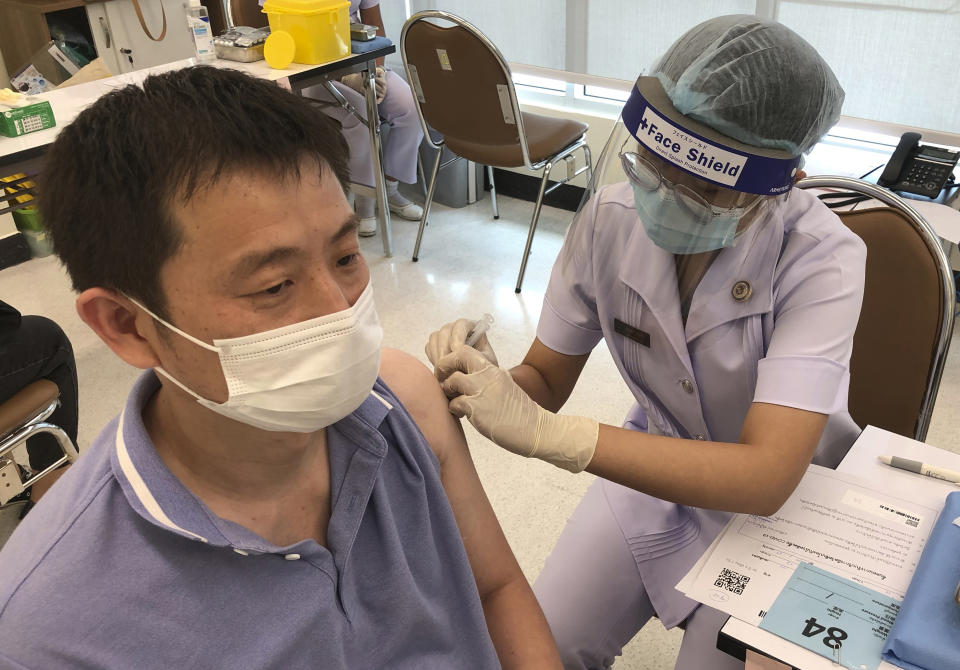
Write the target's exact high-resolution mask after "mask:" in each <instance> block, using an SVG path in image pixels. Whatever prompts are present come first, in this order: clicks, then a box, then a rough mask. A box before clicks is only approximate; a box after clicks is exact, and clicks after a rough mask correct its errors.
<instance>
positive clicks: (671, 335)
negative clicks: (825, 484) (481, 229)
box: [427, 15, 866, 670]
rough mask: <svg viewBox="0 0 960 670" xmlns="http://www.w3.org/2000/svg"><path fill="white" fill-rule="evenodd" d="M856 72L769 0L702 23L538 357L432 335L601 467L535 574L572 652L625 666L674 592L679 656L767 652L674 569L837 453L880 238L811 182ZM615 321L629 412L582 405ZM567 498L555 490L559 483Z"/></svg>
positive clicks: (531, 425)
mask: <svg viewBox="0 0 960 670" xmlns="http://www.w3.org/2000/svg"><path fill="white" fill-rule="evenodd" d="M843 97H844V94H843V90H842V89H841V87H840V85H839V84H838V82H837V79H836V77H835V76H834V74H833V72H832V71H831V70H830V68H829V66H828V65H827V64H826V63H825V62H824V61H823V59H822V58H821V57H820V55H819V54H818V53H817V52H816V50H814V49H813V47H811V46H810V45H809V44H808V43H807V42H805V41H804V40H803V39H802V38H800V37H799V36H798V35H797V34H796V33H794V32H793V31H791V30H790V29H788V28H786V27H784V26H783V25H781V24H779V23H776V22H773V21H766V20H762V19H759V18H757V17H755V16H746V15H743V16H723V17H718V18H714V19H711V20H709V21H706V22H705V23H702V24H700V25H698V26H696V27H695V28H693V29H691V30H690V31H688V32H687V33H686V34H685V35H683V37H681V38H680V39H679V40H678V41H677V42H676V43H675V44H674V45H673V46H671V47H670V48H669V49H668V50H667V52H666V54H665V55H664V56H663V57H662V58H661V59H660V60H659V62H658V63H657V64H656V65H655V66H654V67H653V68H652V70H651V71H650V74H649V75H648V76H641V77H640V78H639V79H638V80H637V83H636V86H635V87H634V88H633V90H632V92H631V95H630V98H629V100H628V101H627V103H626V105H625V106H624V108H623V111H622V114H621V117H620V120H619V121H618V123H617V125H616V127H615V129H614V130H613V132H612V134H611V136H610V138H609V140H608V141H607V144H606V148H605V149H604V151H603V154H602V156H601V158H600V162H599V163H600V164H599V165H598V166H597V170H596V175H595V179H594V184H593V186H594V193H593V196H592V197H591V198H590V199H589V201H587V202H586V203H585V204H584V205H582V206H581V209H580V211H579V212H578V213H577V215H576V217H575V220H574V223H573V225H572V226H571V228H570V230H569V231H568V233H567V236H566V239H565V241H564V245H563V248H562V250H561V252H560V254H559V257H558V259H557V261H556V263H555V265H554V268H553V272H552V275H551V277H550V282H549V285H548V287H547V291H546V296H545V299H544V303H543V310H542V313H541V315H540V322H539V325H538V327H537V337H536V339H535V340H534V342H533V344H532V345H531V347H530V350H529V352H528V353H527V355H526V358H525V359H524V360H523V362H522V363H521V364H520V365H519V366H517V367H515V368H513V369H512V370H510V371H507V370H505V369H503V368H501V367H498V364H497V359H496V356H495V354H494V352H493V350H492V348H491V347H490V344H489V342H488V341H487V340H486V338H483V339H481V340H480V341H479V342H478V343H477V344H476V345H475V348H470V347H466V346H464V344H463V343H464V340H465V337H466V335H467V333H468V332H469V331H470V329H471V328H472V327H473V322H471V321H467V320H459V321H456V322H454V323H451V324H448V325H446V326H444V327H443V328H442V329H441V330H440V331H437V332H435V333H433V334H432V335H431V336H430V341H429V343H428V345H427V355H428V357H429V358H430V360H431V362H433V363H434V365H435V367H436V374H437V376H438V377H439V378H440V379H441V380H442V381H443V382H444V387H445V390H446V391H447V395H448V396H449V397H451V398H452V400H451V401H450V408H451V411H453V412H454V413H455V414H457V415H460V416H466V417H467V418H468V419H469V420H470V422H471V423H472V424H473V425H474V426H475V427H476V428H477V430H479V431H480V432H481V433H482V434H483V435H485V436H487V437H488V438H489V439H491V440H493V441H494V442H496V443H497V444H499V445H500V446H502V447H504V448H506V449H507V450H509V451H512V452H514V453H516V454H520V455H522V456H532V457H536V458H540V459H543V460H545V461H548V462H550V463H553V464H555V465H557V466H558V467H562V468H565V469H567V470H570V471H571V472H580V471H582V470H587V471H588V472H591V473H593V474H594V475H597V477H598V479H597V481H596V482H595V483H594V484H593V485H592V486H591V487H590V489H589V490H588V491H587V493H586V494H585V496H584V498H583V500H582V501H581V502H580V504H579V506H578V508H577V509H576V511H575V512H574V514H573V516H572V517H571V518H570V520H569V522H568V523H567V526H566V528H565V529H564V531H563V533H562V535H561V537H560V539H559V541H558V543H557V545H556V547H555V548H554V550H553V552H552V553H551V555H550V556H549V558H548V559H547V561H546V564H545V566H544V569H543V571H542V573H541V574H540V576H539V578H538V580H537V582H536V584H535V587H534V590H535V592H536V594H537V596H538V598H539V600H540V603H541V605H542V606H543V609H544V612H545V614H546V615H547V619H548V621H549V623H550V626H551V628H552V630H553V634H554V636H555V637H556V640H557V642H558V645H559V647H560V651H561V654H562V656H563V659H564V663H565V667H567V668H571V669H572V668H604V667H609V666H610V664H612V663H613V661H614V659H615V657H616V656H617V655H618V654H619V653H620V651H621V649H622V647H623V645H624V644H626V643H627V642H628V641H629V640H630V639H631V638H632V637H633V636H634V634H635V633H636V632H637V631H638V630H639V629H640V628H641V627H642V626H643V625H644V624H645V623H646V622H647V621H648V620H649V619H650V617H652V616H654V615H656V616H658V617H659V618H660V620H661V621H662V622H663V625H664V626H666V627H667V628H671V627H673V626H678V625H684V626H685V629H686V633H685V636H684V641H683V645H682V648H681V651H680V654H679V657H678V660H677V665H676V667H677V668H684V669H694V670H701V669H703V668H711V669H717V668H725V667H731V668H732V667H738V666H739V667H740V668H742V667H743V662H742V661H739V662H738V661H736V660H735V659H733V658H732V657H730V656H727V655H726V654H724V653H722V652H720V651H718V650H717V649H716V630H717V629H718V627H719V626H720V625H721V623H722V622H723V620H724V619H725V618H726V617H725V615H722V614H721V613H720V612H718V611H717V610H714V609H711V608H709V607H706V606H704V605H699V604H698V603H697V602H695V601H693V600H690V599H688V598H686V597H685V596H684V595H683V594H681V593H680V592H679V591H677V590H676V589H675V588H674V586H675V585H676V584H677V582H678V581H680V579H681V578H682V577H683V576H684V575H685V574H686V573H687V572H688V571H689V570H690V568H691V567H692V566H693V564H694V563H695V562H696V560H697V559H698V558H699V557H700V556H701V555H702V553H703V552H704V550H705V549H706V548H707V547H708V546H709V545H710V543H711V541H712V540H713V539H714V538H715V537H716V535H717V533H718V532H719V531H720V530H721V529H722V528H723V526H724V524H725V523H726V522H727V520H728V519H729V518H730V516H731V513H734V512H742V513H747V514H758V515H771V514H773V513H775V512H776V511H777V510H778V509H779V508H780V506H781V505H782V504H783V503H784V501H785V500H786V499H787V498H788V497H789V496H790V494H791V492H792V491H793V490H794V488H795V487H796V485H797V483H798V482H799V481H800V479H801V477H802V476H803V474H804V471H805V470H806V468H807V465H808V464H809V463H810V462H811V460H812V461H813V462H814V463H817V464H820V465H825V466H828V467H835V466H836V465H837V464H838V463H839V461H840V460H841V458H842V457H843V456H844V454H845V453H846V451H847V449H848V448H849V447H850V445H851V444H852V443H853V441H854V439H855V438H856V436H857V435H858V433H859V428H858V427H857V426H856V424H854V422H853V420H852V419H851V417H850V415H849V414H848V412H847V387H848V382H849V376H850V373H849V363H850V353H851V348H852V341H853V334H854V330H855V328H856V325H857V320H858V317H859V313H860V305H861V301H862V297H863V282H864V263H865V259H866V250H865V246H864V244H863V242H862V241H861V240H860V239H859V238H858V237H857V236H856V235H854V234H853V233H852V232H850V231H849V230H848V229H847V228H845V227H844V225H843V224H842V223H841V221H840V219H839V218H837V216H836V215H835V214H833V213H832V212H831V211H830V210H829V209H827V208H826V206H824V205H823V204H822V203H821V202H820V201H819V200H817V199H816V198H815V197H814V196H813V195H811V194H809V193H807V192H805V191H803V190H800V189H793V185H794V180H795V179H796V178H797V177H798V176H799V175H798V170H799V168H800V166H801V164H802V155H803V154H804V153H805V152H807V151H809V150H810V149H811V148H812V147H813V146H814V144H816V142H817V141H818V140H819V139H820V138H821V137H822V136H823V135H824V134H825V133H826V132H827V131H828V130H829V129H830V127H831V126H832V125H833V124H834V123H835V122H836V121H837V119H838V117H839V115H840V107H841V104H842V102H843ZM601 340H604V341H605V342H606V345H607V347H608V348H609V350H610V353H611V354H612V356H613V359H614V361H615V362H616V365H617V368H618V370H619V371H620V374H621V375H622V377H623V381H624V383H625V384H626V388H627V390H628V391H629V392H630V393H631V394H632V395H633V397H634V398H635V399H636V404H635V405H634V406H633V408H632V409H631V411H630V412H629V414H628V416H627V417H626V420H625V422H624V424H623V427H622V428H618V427H615V426H609V425H601V424H599V423H598V422H597V421H596V420H594V419H591V418H589V417H578V416H566V415H561V414H558V413H557V412H559V410H560V409H561V408H562V407H563V404H564V402H565V401H566V400H567V398H568V397H569V395H570V393H571V391H572V390H573V388H574V386H575V385H576V383H577V380H578V378H579V376H580V373H581V371H582V370H583V367H584V364H585V363H586V361H587V358H588V356H589V355H590V352H591V351H592V350H593V348H594V347H595V346H597V344H598V343H599V342H600V341H601ZM544 503H545V504H549V501H544Z"/></svg>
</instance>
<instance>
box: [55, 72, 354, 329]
mask: <svg viewBox="0 0 960 670" xmlns="http://www.w3.org/2000/svg"><path fill="white" fill-rule="evenodd" d="M348 156H349V150H348V147H347V143H346V140H344V139H343V135H342V133H341V131H340V125H339V124H338V123H337V122H336V121H334V120H332V119H331V118H330V117H328V116H327V115H325V114H323V113H322V112H320V111H318V110H317V109H315V108H314V107H312V106H311V105H310V103H309V102H307V101H306V100H304V99H303V98H301V97H299V96H296V95H294V94H292V93H289V92H287V91H285V90H283V89H281V88H280V87H279V86H277V85H275V84H273V83H271V82H267V81H265V80H260V79H256V78H254V77H251V76H249V75H246V74H243V73H241V72H237V71H235V70H228V69H219V68H214V67H191V68H186V69H181V70H175V71H172V72H167V73H164V74H159V75H154V76H151V77H148V78H147V79H146V80H145V81H144V82H143V85H142V87H141V86H137V85H130V86H125V87H124V88H121V89H119V90H116V91H112V92H111V93H108V94H107V95H104V96H103V97H101V98H100V99H99V100H97V101H96V102H95V103H94V104H93V105H92V106H91V107H89V108H88V109H86V110H85V111H83V112H82V113H81V114H80V115H79V116H78V117H77V119H76V120H75V121H74V122H73V123H71V124H70V125H69V126H67V127H66V128H64V129H63V130H62V131H61V132H60V134H59V135H58V136H57V140H56V142H54V144H53V146H52V147H51V149H50V151H49V152H48V154H47V156H46V162H45V166H44V170H43V173H42V174H41V179H42V183H41V187H42V195H41V197H40V198H39V205H40V209H41V214H42V216H43V221H44V223H45V224H46V226H47V228H48V230H49V232H50V234H51V236H52V238H53V247H54V251H56V253H57V255H58V256H59V257H60V259H61V260H62V261H63V263H64V265H66V267H67V272H68V273H69V274H70V278H71V280H72V281H73V287H74V289H75V290H77V291H83V290H85V289H88V288H90V287H93V286H102V287H104V288H109V289H113V290H116V291H122V292H123V293H125V294H127V295H129V296H131V297H134V298H137V299H139V300H141V301H142V302H143V303H144V304H145V305H147V307H149V308H150V309H151V310H152V311H154V312H156V313H158V314H160V315H162V316H166V301H165V299H164V295H163V292H162V290H161V288H160V270H161V268H162V267H163V265H164V263H165V262H166V261H167V260H168V259H169V258H170V257H171V256H172V255H173V254H174V253H176V251H177V249H178V248H179V245H180V243H181V237H180V228H179V226H178V225H177V224H176V222H175V221H174V220H173V218H172V216H171V207H170V205H171V203H173V202H174V199H175V198H182V199H183V201H184V202H186V201H187V200H189V199H190V197H191V196H192V195H193V194H194V192H196V190H197V189H198V188H204V187H207V186H209V185H211V184H213V183H215V182H216V180H217V179H218V178H219V177H221V176H222V175H224V174H229V173H233V172H235V171H236V170H250V171H253V172H256V173H260V174H264V175H269V176H268V177H265V178H271V179H284V178H287V177H288V176H293V177H295V178H296V179H299V178H300V166H301V165H302V163H303V161H305V160H306V161H310V160H315V161H316V163H317V165H318V167H319V169H320V171H321V173H322V172H323V171H324V170H328V169H329V170H332V171H333V174H334V175H335V176H336V178H337V179H338V180H339V181H340V183H341V185H342V186H343V187H344V189H345V190H346V185H347V183H348V181H349V169H348V165H347V161H348Z"/></svg>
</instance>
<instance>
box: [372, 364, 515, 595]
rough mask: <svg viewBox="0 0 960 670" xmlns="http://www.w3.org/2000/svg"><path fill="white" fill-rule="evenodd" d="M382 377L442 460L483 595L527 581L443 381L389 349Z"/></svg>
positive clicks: (452, 504)
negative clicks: (507, 538) (512, 582)
mask: <svg viewBox="0 0 960 670" xmlns="http://www.w3.org/2000/svg"><path fill="white" fill-rule="evenodd" d="M380 376H381V377H382V378H383V379H384V381H385V382H386V383H387V385H388V386H389V387H390V389H391V390H392V391H393V392H394V394H396V396H397V398H399V399H400V401H401V402H402V403H403V406H404V407H405V408H406V409H407V411H408V412H410V415H411V416H412V417H413V420H414V421H415V422H416V423H417V426H418V427H419V428H420V431H421V432H422V433H423V435H424V437H425V438H426V439H427V442H428V444H429V445H430V448H431V449H432V450H433V452H434V454H436V456H437V460H438V461H439V462H440V468H441V478H442V481H443V488H444V491H445V492H446V494H447V499H448V500H449V501H450V507H451V508H452V509H453V514H454V517H455V519H456V521H457V527H458V528H459V529H460V536H461V537H462V539H463V544H464V547H465V548H466V551H467V557H468V558H469V560H470V565H471V567H472V568H473V575H474V579H476V582H477V590H478V591H479V593H480V597H481V598H483V597H484V596H485V595H486V594H489V593H491V592H492V591H494V590H495V589H497V588H498V587H500V586H502V585H503V584H506V583H508V582H510V581H512V580H514V579H516V578H518V577H519V578H521V579H523V573H522V572H521V570H520V566H519V565H518V564H517V561H516V559H515V558H514V556H513V552H512V551H511V550H510V546H509V544H508V543H507V540H506V537H504V535H503V530H502V529H501V528H500V524H499V522H498V521H497V518H496V516H495V514H494V512H493V508H492V507H491V506H490V501H489V500H488V499H487V496H486V494H485V493H484V490H483V486H482V485H481V483H480V478H479V477H478V476H477V471H476V469H475V468H474V466H473V460H472V459H471V458H470V452H469V450H468V449H467V442H466V438H465V437H464V435H463V429H462V428H461V426H460V422H459V421H458V420H457V419H456V418H455V417H454V416H453V415H452V414H450V411H449V409H448V406H447V398H446V396H445V395H444V393H443V390H442V389H441V388H440V384H439V383H438V382H437V380H436V378H435V377H434V376H433V374H432V373H431V372H430V370H429V369H427V367H426V366H425V365H423V364H422V363H421V362H420V361H418V360H417V359H415V358H413V357H412V356H410V355H409V354H405V353H403V352H400V351H397V350H394V349H384V351H383V357H382V362H381V367H380Z"/></svg>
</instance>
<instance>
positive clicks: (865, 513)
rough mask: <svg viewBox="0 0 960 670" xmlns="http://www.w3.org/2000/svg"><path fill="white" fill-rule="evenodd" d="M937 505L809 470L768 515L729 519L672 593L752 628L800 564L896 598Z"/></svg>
mask: <svg viewBox="0 0 960 670" xmlns="http://www.w3.org/2000/svg"><path fill="white" fill-rule="evenodd" d="M942 506H943V501H942V500H938V499H937V498H936V497H929V496H927V497H924V496H923V495H920V494H918V495H917V496H915V497H913V499H910V500H908V499H905V498H902V497H899V496H896V495H892V494H887V493H885V492H884V491H882V490H877V489H874V488H872V487H871V485H870V484H869V483H868V482H865V481H863V480H860V479H858V478H856V477H853V476H850V475H846V474H841V473H838V472H836V471H834V470H829V469H827V468H822V467H819V466H816V465H811V466H810V467H809V468H808V470H807V473H806V475H805V476H804V478H803V480H802V481H801V482H800V484H799V486H797V489H796V490H795V491H794V492H793V495H792V496H790V498H789V500H787V502H786V503H784V505H783V507H781V508H780V511H779V512H777V514H775V515H774V516H771V517H760V516H753V515H746V514H738V515H736V516H734V517H733V518H732V519H731V520H730V522H729V523H728V524H727V527H726V528H725V529H724V530H723V532H721V533H720V535H719V536H718V537H717V539H716V540H714V542H713V544H712V545H710V548H709V549H708V550H707V551H706V552H705V553H704V555H703V556H702V557H701V559H700V560H699V561H698V562H697V564H696V565H695V566H694V567H693V569H692V570H691V571H690V572H689V573H688V574H687V576H686V577H684V578H683V580H681V582H680V583H679V584H678V585H677V588H678V589H679V590H680V591H681V592H683V593H684V594H686V595H687V596H689V597H690V598H693V599H694V600H699V601H700V602H702V603H706V604H707V605H709V606H711V607H714V608H716V609H719V610H721V611H724V612H726V613H728V614H730V615H732V616H735V617H737V618H738V619H741V620H743V621H745V622H747V623H750V624H753V625H759V623H760V621H761V619H763V617H764V615H765V614H766V613H767V611H768V610H769V609H770V606H771V605H772V604H773V602H774V600H776V598H777V596H778V595H779V594H780V591H781V590H782V589H783V587H784V586H785V585H786V584H787V582H788V581H789V580H790V577H791V575H793V573H794V570H796V568H797V566H798V565H799V564H800V563H802V562H806V563H811V564H813V565H815V566H817V567H818V568H821V569H823V570H827V571H829V572H832V573H834V574H837V575H840V576H841V577H846V578H847V579H850V580H853V581H854V582H857V583H859V584H863V585H864V586H867V587H869V588H871V589H874V590H876V591H879V592H880V593H882V594H884V595H887V596H889V597H891V598H895V599H897V600H902V599H903V596H904V594H905V593H906V591H907V586H909V584H910V579H911V577H912V576H913V571H914V570H915V569H916V566H917V562H918V561H919V560H920V554H921V553H922V552H923V547H924V544H925V543H926V539H927V537H928V536H929V535H930V530H931V529H932V527H933V524H934V522H935V521H936V520H937V515H938V513H939V510H940V509H941V507H942Z"/></svg>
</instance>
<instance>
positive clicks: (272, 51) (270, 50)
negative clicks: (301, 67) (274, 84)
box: [263, 30, 297, 70]
mask: <svg viewBox="0 0 960 670" xmlns="http://www.w3.org/2000/svg"><path fill="white" fill-rule="evenodd" d="M296 51H297V44H296V42H294V41H293V35H291V34H290V33H288V32H287V31H286V30H278V31H276V32H273V33H270V36H269V37H268V38H267V41H266V42H264V43H263V58H264V60H266V61H267V65H269V66H270V67H272V68H273V69H274V70H285V69H286V68H287V66H288V65H290V63H292V62H293V54H294V53H296Z"/></svg>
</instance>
